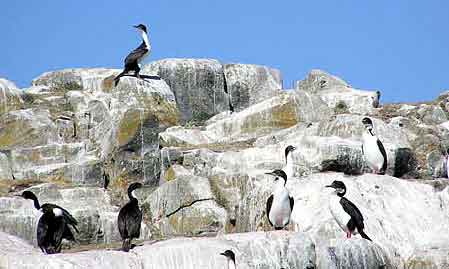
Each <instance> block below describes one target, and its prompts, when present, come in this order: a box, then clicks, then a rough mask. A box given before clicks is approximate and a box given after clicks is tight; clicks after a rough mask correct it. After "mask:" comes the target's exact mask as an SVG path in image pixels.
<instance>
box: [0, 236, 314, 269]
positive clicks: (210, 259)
mask: <svg viewBox="0 0 449 269" xmlns="http://www.w3.org/2000/svg"><path fill="white" fill-rule="evenodd" d="M0 242H1V245H8V246H9V245H12V248H11V249H4V248H0V253H1V254H2V255H0V266H2V268H3V267H4V268H15V269H25V268H46V269H53V268H61V267H66V266H70V267H76V268H110V269H115V268H117V269H118V268H136V269H137V268H142V267H143V268H151V269H156V268H164V269H179V268H184V269H190V268H191V269H194V268H211V269H212V268H225V266H227V261H226V258H225V257H224V256H222V255H220V252H223V251H225V250H226V249H232V250H233V251H234V252H235V254H236V262H237V264H238V268H244V269H249V268H255V267H257V268H305V269H310V268H315V267H314V266H315V265H314V263H315V251H314V246H313V242H312V241H311V240H310V238H308V237H307V236H306V235H304V234H294V233H284V232H279V233H268V234H266V233H250V234H233V235H225V236H220V237H217V238H198V239H193V238H179V239H171V240H167V241H163V242H156V243H145V244H144V245H141V246H137V247H135V248H134V249H132V250H131V252H130V253H124V252H121V251H112V250H93V251H85V252H80V253H67V254H60V255H43V254H41V253H39V251H38V250H37V249H33V248H31V247H30V246H29V245H26V244H25V243H24V242H22V241H21V240H19V239H17V238H15V237H12V236H9V235H6V234H4V233H0ZM267 253H270V254H272V255H267ZM5 254H7V255H5Z"/></svg>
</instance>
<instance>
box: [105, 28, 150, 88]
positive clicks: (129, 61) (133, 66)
mask: <svg viewBox="0 0 449 269" xmlns="http://www.w3.org/2000/svg"><path fill="white" fill-rule="evenodd" d="M134 28H136V29H137V30H138V31H139V32H140V34H141V35H142V43H141V44H140V46H139V47H137V48H136V49H135V50H133V51H132V52H131V53H130V54H128V56H126V58H125V68H124V69H123V72H121V73H120V74H119V75H118V76H116V77H115V78H114V84H115V86H117V84H118V83H119V81H120V78H121V77H123V76H124V75H126V74H127V73H129V72H130V71H134V75H135V76H136V77H137V78H140V75H139V72H140V67H139V64H140V63H141V62H142V61H143V59H145V57H147V56H148V55H149V54H150V51H151V44H150V41H149V39H148V33H147V27H146V26H145V25H143V24H139V25H136V26H134Z"/></svg>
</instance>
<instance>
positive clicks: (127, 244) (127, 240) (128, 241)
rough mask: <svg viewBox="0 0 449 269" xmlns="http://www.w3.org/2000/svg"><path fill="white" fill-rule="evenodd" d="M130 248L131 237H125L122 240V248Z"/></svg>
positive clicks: (126, 249)
mask: <svg viewBox="0 0 449 269" xmlns="http://www.w3.org/2000/svg"><path fill="white" fill-rule="evenodd" d="M130 249H131V239H130V238H126V239H125V240H123V244H122V250H123V251H124V252H128V251H129V250H130Z"/></svg>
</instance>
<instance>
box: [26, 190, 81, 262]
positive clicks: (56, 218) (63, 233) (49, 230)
mask: <svg viewBox="0 0 449 269" xmlns="http://www.w3.org/2000/svg"><path fill="white" fill-rule="evenodd" d="M19 196H21V197H23V198H25V199H30V200H33V202H34V207H35V208H36V209H37V210H39V211H41V212H42V213H43V214H42V216H41V217H40V218H39V222H38V224H37V245H38V246H39V247H40V249H41V250H42V252H44V253H46V254H54V253H59V252H61V246H62V239H66V240H69V241H74V242H76V239H75V236H74V235H73V233H72V230H71V229H70V227H69V226H71V227H72V228H73V229H74V230H75V231H76V232H77V233H78V232H79V231H78V229H77V227H76V225H77V224H78V222H77V221H76V219H75V218H74V217H73V216H72V215H71V214H70V213H69V212H68V211H67V210H65V209H64V208H62V207H60V206H57V205H55V204H48V203H45V204H43V205H40V204H39V200H38V199H37V197H36V195H34V193H32V192H31V191H24V192H23V193H22V194H21V195H19Z"/></svg>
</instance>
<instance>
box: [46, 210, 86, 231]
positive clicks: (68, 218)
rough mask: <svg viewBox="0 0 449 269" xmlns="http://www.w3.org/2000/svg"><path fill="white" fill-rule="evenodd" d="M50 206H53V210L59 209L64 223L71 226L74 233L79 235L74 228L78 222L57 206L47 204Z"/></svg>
mask: <svg viewBox="0 0 449 269" xmlns="http://www.w3.org/2000/svg"><path fill="white" fill-rule="evenodd" d="M49 205H51V206H53V207H54V208H59V209H61V210H62V215H63V216H64V219H65V222H66V223H67V224H68V225H70V226H72V227H73V229H75V231H76V232H77V233H79V231H78V228H77V227H76V225H78V221H77V220H76V219H75V218H74V217H73V216H72V214H70V213H69V211H67V210H65V209H64V208H62V207H60V206H58V205H54V204H49Z"/></svg>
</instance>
